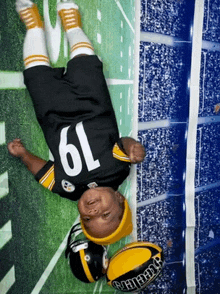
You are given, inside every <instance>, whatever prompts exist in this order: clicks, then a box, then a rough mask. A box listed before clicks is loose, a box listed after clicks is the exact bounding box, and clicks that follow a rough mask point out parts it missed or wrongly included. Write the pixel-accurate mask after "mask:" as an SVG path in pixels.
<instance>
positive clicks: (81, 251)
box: [79, 250, 95, 283]
mask: <svg viewBox="0 0 220 294" xmlns="http://www.w3.org/2000/svg"><path fill="white" fill-rule="evenodd" d="M79 254H80V258H81V262H82V266H83V269H84V272H85V274H86V277H87V279H88V280H89V281H90V283H94V282H95V280H94V279H93V277H92V274H91V272H90V270H89V267H88V264H87V262H86V255H85V251H84V250H80V251H79Z"/></svg>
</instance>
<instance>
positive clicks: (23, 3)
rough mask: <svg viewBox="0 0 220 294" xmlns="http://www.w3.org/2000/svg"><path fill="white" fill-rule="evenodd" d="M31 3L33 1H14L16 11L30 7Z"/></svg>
mask: <svg viewBox="0 0 220 294" xmlns="http://www.w3.org/2000/svg"><path fill="white" fill-rule="evenodd" d="M33 5H34V3H33V2H32V1H31V0H16V3H15V7H16V11H17V13H19V12H20V11H22V10H24V9H26V8H30V7H32V6H33Z"/></svg>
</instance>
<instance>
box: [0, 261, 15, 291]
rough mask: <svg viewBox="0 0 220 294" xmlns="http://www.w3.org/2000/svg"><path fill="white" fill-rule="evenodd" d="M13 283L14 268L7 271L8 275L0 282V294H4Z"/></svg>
mask: <svg viewBox="0 0 220 294" xmlns="http://www.w3.org/2000/svg"><path fill="white" fill-rule="evenodd" d="M14 283H15V267H14V266H12V268H11V269H10V270H9V271H8V273H7V274H6V275H5V276H4V278H3V279H2V280H1V282H0V293H1V294H6V293H7V292H8V291H9V289H10V288H11V286H12V285H13V284H14Z"/></svg>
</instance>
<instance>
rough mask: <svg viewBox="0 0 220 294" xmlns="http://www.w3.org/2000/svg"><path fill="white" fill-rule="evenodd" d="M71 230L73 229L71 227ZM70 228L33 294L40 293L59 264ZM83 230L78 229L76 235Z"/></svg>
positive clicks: (77, 221) (77, 219)
mask: <svg viewBox="0 0 220 294" xmlns="http://www.w3.org/2000/svg"><path fill="white" fill-rule="evenodd" d="M79 222H80V221H79V216H78V217H77V218H76V220H75V222H74V224H73V225H76V224H77V223H79ZM70 230H71V229H70ZM70 230H69V231H68V233H67V234H66V237H65V238H64V240H63V241H62V243H61V244H60V246H59V248H58V249H57V251H56V253H55V254H54V256H53V257H52V259H51V261H50V262H49V264H48V266H47V267H46V269H45V271H44V272H43V274H42V275H41V277H40V279H39V281H38V282H37V284H36V285H35V287H34V289H33V290H32V292H31V294H38V293H40V291H41V289H42V288H43V286H44V284H45V283H46V281H47V279H48V277H49V275H50V274H51V272H52V271H53V269H54V267H55V265H56V264H57V262H58V260H59V258H60V256H61V255H62V253H63V251H64V250H65V248H66V243H67V239H68V236H69V233H70ZM80 233H81V231H78V232H77V233H76V234H75V237H76V236H77V235H78V234H80Z"/></svg>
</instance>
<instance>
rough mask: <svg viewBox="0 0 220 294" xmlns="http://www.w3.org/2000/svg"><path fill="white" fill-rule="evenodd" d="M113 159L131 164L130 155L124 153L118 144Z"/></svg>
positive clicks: (113, 151)
mask: <svg viewBox="0 0 220 294" xmlns="http://www.w3.org/2000/svg"><path fill="white" fill-rule="evenodd" d="M112 153H113V157H114V158H116V159H118V160H121V161H126V162H131V160H130V158H129V157H128V155H127V154H126V153H124V152H123V151H122V150H121V149H120V148H119V146H118V144H117V143H115V145H114V147H113V150H112Z"/></svg>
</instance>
